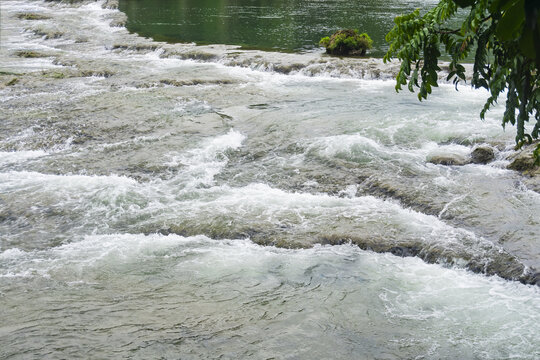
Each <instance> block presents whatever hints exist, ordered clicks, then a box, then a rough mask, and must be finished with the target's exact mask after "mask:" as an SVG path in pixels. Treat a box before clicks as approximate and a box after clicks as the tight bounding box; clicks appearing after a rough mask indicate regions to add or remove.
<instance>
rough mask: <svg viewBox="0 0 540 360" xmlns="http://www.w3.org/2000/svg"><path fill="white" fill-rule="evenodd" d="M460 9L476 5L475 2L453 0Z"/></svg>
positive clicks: (472, 0)
mask: <svg viewBox="0 0 540 360" xmlns="http://www.w3.org/2000/svg"><path fill="white" fill-rule="evenodd" d="M453 1H454V2H455V3H456V4H457V5H458V6H459V7H462V8H466V7H467V6H471V5H473V4H474V1H475V0H453Z"/></svg>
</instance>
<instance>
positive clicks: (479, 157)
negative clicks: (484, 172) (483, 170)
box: [471, 146, 495, 164]
mask: <svg viewBox="0 0 540 360" xmlns="http://www.w3.org/2000/svg"><path fill="white" fill-rule="evenodd" d="M494 159H495V151H493V148H491V147H490V146H477V147H476V148H474V149H473V151H472V152H471V160H472V162H473V163H475V164H487V163H489V162H491V161H493V160H494Z"/></svg>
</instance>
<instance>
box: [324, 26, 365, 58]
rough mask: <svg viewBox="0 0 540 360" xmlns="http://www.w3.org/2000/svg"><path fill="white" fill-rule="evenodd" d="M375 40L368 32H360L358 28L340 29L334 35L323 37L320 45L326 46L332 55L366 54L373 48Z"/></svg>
mask: <svg viewBox="0 0 540 360" xmlns="http://www.w3.org/2000/svg"><path fill="white" fill-rule="evenodd" d="M372 43H373V41H372V40H371V38H370V37H369V36H368V35H367V34H366V33H363V34H359V33H358V30H351V29H347V30H339V31H336V32H335V33H334V34H333V35H332V36H330V37H325V38H322V39H321V41H320V45H322V46H324V47H325V48H326V53H328V54H332V55H361V56H363V55H365V54H366V51H367V50H368V49H371V45H372Z"/></svg>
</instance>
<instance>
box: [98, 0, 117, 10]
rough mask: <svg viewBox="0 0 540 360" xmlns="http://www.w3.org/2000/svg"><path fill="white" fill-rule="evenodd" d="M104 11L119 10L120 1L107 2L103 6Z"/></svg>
mask: <svg viewBox="0 0 540 360" xmlns="http://www.w3.org/2000/svg"><path fill="white" fill-rule="evenodd" d="M101 7H102V8H103V9H110V10H117V9H118V0H105V2H104V3H103V4H102V5H101Z"/></svg>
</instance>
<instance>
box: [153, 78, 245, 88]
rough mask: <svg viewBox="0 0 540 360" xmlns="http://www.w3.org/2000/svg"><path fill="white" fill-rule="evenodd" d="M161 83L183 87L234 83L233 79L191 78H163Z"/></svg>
mask: <svg viewBox="0 0 540 360" xmlns="http://www.w3.org/2000/svg"><path fill="white" fill-rule="evenodd" d="M160 83H162V84H163V85H169V86H175V87H181V86H193V85H228V84H233V83H234V82H233V81H231V80H225V79H215V80H214V79H208V80H206V79H190V80H169V79H164V80H161V81H160Z"/></svg>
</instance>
